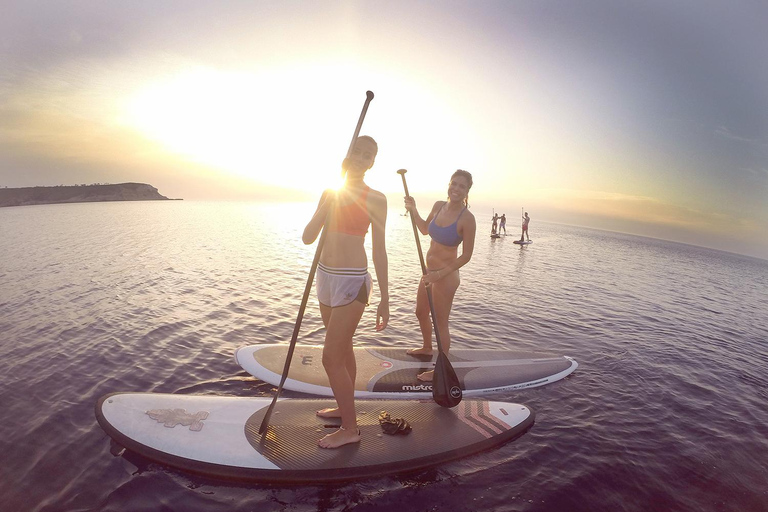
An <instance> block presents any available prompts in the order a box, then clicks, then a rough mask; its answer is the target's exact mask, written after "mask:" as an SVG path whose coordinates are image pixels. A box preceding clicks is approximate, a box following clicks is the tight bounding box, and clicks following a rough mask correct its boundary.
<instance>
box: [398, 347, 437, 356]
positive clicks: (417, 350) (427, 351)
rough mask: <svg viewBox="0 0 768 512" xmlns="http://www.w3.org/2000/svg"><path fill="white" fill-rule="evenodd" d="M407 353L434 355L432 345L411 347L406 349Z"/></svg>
mask: <svg viewBox="0 0 768 512" xmlns="http://www.w3.org/2000/svg"><path fill="white" fill-rule="evenodd" d="M405 353H406V354H409V355H412V356H431V355H432V347H429V348H423V347H422V348H410V349H408V350H406V351H405Z"/></svg>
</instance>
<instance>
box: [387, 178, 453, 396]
mask: <svg viewBox="0 0 768 512" xmlns="http://www.w3.org/2000/svg"><path fill="white" fill-rule="evenodd" d="M407 172H408V171H407V170H405V169H400V170H399V171H397V174H399V175H400V177H402V178H403V189H405V195H406V196H409V195H410V194H409V193H408V184H407V183H406V182H405V173H407ZM411 224H412V225H413V235H414V237H416V249H417V250H418V252H419V261H420V262H421V273H422V274H423V275H425V276H426V275H427V266H426V265H425V264H424V254H423V253H422V252H421V242H419V231H418V229H417V228H416V219H414V218H413V215H411ZM427 299H428V300H429V312H430V313H431V314H432V325H433V326H434V328H435V339H436V340H437V361H436V362H435V374H434V377H433V378H432V398H433V399H434V400H435V402H436V403H437V404H438V405H440V406H442V407H456V406H457V405H459V403H460V402H461V397H462V391H461V383H460V382H459V378H458V377H457V376H456V372H455V371H454V370H453V366H451V362H450V361H449V360H448V354H446V353H445V351H444V350H443V343H442V342H441V341H440V332H439V331H438V330H437V317H436V316H435V305H434V302H433V301H432V287H431V286H427Z"/></svg>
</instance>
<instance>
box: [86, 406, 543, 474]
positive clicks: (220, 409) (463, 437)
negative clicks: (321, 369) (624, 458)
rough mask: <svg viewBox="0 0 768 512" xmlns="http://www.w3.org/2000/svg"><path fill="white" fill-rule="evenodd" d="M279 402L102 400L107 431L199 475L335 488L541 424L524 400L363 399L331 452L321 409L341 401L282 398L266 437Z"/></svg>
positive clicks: (472, 449) (485, 445)
mask: <svg viewBox="0 0 768 512" xmlns="http://www.w3.org/2000/svg"><path fill="white" fill-rule="evenodd" d="M271 402H272V399H271V397H228V396H209V395H175V394H162V393H111V394H108V395H105V396H103V397H102V398H100V399H99V401H98V402H97V404H96V418H97V420H98V422H99V424H100V425H101V427H102V429H104V431H105V432H106V433H107V434H108V435H109V436H110V437H112V438H113V439H114V440H115V441H116V442H117V443H118V444H120V445H122V446H123V447H125V448H126V449H128V450H130V451H131V452H134V453H137V454H139V455H141V456H144V457H146V458H148V459H150V460H152V461H156V462H159V463H162V464H166V465H169V466H173V467H176V468H179V469H182V470H186V471H190V472H193V473H197V474H202V475H208V476H214V477H221V478H232V479H237V480H247V481H263V482H286V483H291V482H334V481H344V480H350V479H356V478H365V477H372V476H381V475H387V474H395V473H402V472H408V471H416V470H419V469H423V468H427V467H430V466H434V465H437V464H440V463H442V462H447V461H449V460H454V459H457V458H460V457H464V456H467V455H471V454H473V453H477V452H479V451H482V450H485V449H489V448H492V447H494V446H498V445H500V444H503V443H505V442H508V441H511V440H512V439H515V438H517V437H519V436H521V435H523V434H524V433H525V432H527V431H528V429H530V428H531V426H532V425H533V423H534V418H535V415H534V413H533V411H532V410H531V409H529V408H528V407H526V406H524V405H521V404H513V403H506V402H492V401H484V400H482V401H481V400H464V401H462V402H461V404H459V405H458V406H457V407H454V408H444V407H440V406H438V405H437V404H435V403H434V402H431V401H414V400H359V401H357V402H356V408H357V417H358V426H359V428H360V431H361V434H362V438H363V439H362V441H361V442H360V443H353V444H349V445H345V446H342V447H340V448H338V449H331V450H329V449H323V448H320V447H318V446H317V440H318V439H320V438H321V437H323V436H324V435H325V434H327V433H331V432H333V431H334V429H335V428H337V427H338V420H336V419H328V418H320V417H318V416H316V414H315V411H316V410H318V409H322V408H325V407H333V406H335V402H334V401H333V400H324V399H308V400H303V399H281V400H279V401H278V402H277V404H276V405H275V409H274V410H273V412H272V416H271V417H270V425H269V428H268V430H267V431H266V432H265V434H264V436H262V435H260V434H259V433H258V431H259V427H260V426H261V422H262V420H263V419H264V414H265V413H266V411H267V408H268V407H269V405H270V403H271ZM382 411H386V412H388V413H389V414H390V415H391V416H392V417H393V418H404V419H406V420H407V421H408V422H409V423H410V425H411V427H412V430H411V432H410V433H409V434H408V435H387V434H384V433H383V430H382V428H381V426H380V425H379V421H378V417H379V413H380V412H382Z"/></svg>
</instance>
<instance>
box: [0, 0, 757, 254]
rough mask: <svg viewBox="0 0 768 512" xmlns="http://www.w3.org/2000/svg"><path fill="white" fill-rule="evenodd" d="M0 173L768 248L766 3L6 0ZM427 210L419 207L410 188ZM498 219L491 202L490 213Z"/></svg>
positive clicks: (6, 181) (13, 179)
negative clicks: (447, 205) (455, 179)
mask: <svg viewBox="0 0 768 512" xmlns="http://www.w3.org/2000/svg"><path fill="white" fill-rule="evenodd" d="M0 11H2V13H3V14H2V16H0V187H27V186H50V185H72V184H91V183H123V182H142V183H149V184H151V185H153V186H155V187H157V188H158V189H159V191H160V193H161V194H163V195H166V196H168V197H172V198H183V199H185V200H238V201H316V200H317V198H318V197H319V194H320V191H321V190H322V189H323V188H327V187H330V186H336V185H337V184H338V182H339V176H340V164H341V161H342V159H343V158H344V156H345V155H346V152H347V149H348V147H349V144H350V141H351V137H352V133H353V131H354V127H355V123H356V122H357V119H358V117H359V115H360V110H361V108H362V106H363V102H364V100H365V91H367V90H371V91H373V92H374V94H375V97H374V100H373V101H372V103H371V105H370V107H369V110H368V114H367V116H366V119H365V123H364V125H363V129H362V131H361V133H363V134H369V135H371V136H373V137H374V138H375V139H376V140H377V142H378V144H379V155H378V157H377V159H376V164H375V165H374V167H373V169H372V170H371V171H369V173H368V176H367V178H366V181H367V182H368V184H369V185H370V186H372V187H373V188H375V189H378V190H381V191H382V192H384V193H385V194H387V196H388V197H389V200H390V206H391V207H393V208H394V207H396V206H399V205H400V204H402V182H401V181H400V177H399V176H398V175H397V173H396V171H397V170H398V169H401V168H405V169H407V170H408V174H407V176H406V177H407V179H408V187H409V190H410V192H411V194H412V195H413V196H414V197H416V199H417V202H418V204H420V205H430V204H431V203H432V202H433V201H435V200H438V199H442V198H444V197H445V194H446V189H447V184H448V181H449V178H450V175H451V173H452V172H453V171H454V170H456V169H458V168H461V169H466V170H468V171H470V172H471V173H472V174H473V177H474V185H473V188H472V190H471V192H470V196H469V201H470V205H471V207H473V209H475V211H476V214H485V213H486V212H487V213H488V214H490V212H492V211H493V212H497V213H506V214H507V217H508V218H511V222H508V224H509V225H515V224H516V221H515V220H514V219H516V218H517V215H519V212H520V211H521V209H522V208H524V209H525V210H526V211H528V212H529V213H530V215H531V217H532V219H533V220H532V222H531V231H532V232H534V231H533V230H534V228H535V222H536V221H537V220H544V221H551V222H559V223H564V224H571V225H580V226H587V227H594V228H598V229H608V230H612V231H619V232H626V233H632V234H638V235H643V236H650V237H654V238H661V239H666V240H673V241H678V242H683V243H688V244H693V245H700V246H705V247H712V248H715V249H721V250H725V251H729V252H736V253H740V254H746V255H750V256H756V257H759V258H764V259H768V200H767V199H766V198H768V59H766V55H768V31H767V30H765V24H766V20H768V3H766V2H764V1H762V0H756V1H740V0H736V1H729V2H719V1H717V2H715V1H709V0H697V1H688V0H676V1H669V0H664V1H660V0H649V1H644V2H617V1H614V0H605V1H603V0H580V1H578V2H574V1H572V0H562V1H561V0H556V1H547V0H505V1H483V0H477V1H472V2H468V1H467V2H463V1H462V2H456V1H419V0H408V1H400V0H387V1H384V0H369V1H332V0H329V1H310V0H307V1H299V0H295V1H292V0H284V1H280V2H275V1H229V0H219V1H215V2H213V1H199V0H184V1H181V0H179V1H163V0H147V1H142V0H138V1H131V2H119V1H107V0H86V1H34V0H18V1H17V0H0ZM422 207H425V206H422ZM488 221H489V222H490V219H488Z"/></svg>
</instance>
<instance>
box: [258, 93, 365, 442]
mask: <svg viewBox="0 0 768 512" xmlns="http://www.w3.org/2000/svg"><path fill="white" fill-rule="evenodd" d="M372 99H373V93H372V92H371V91H366V93H365V103H364V104H363V111H362V112H361V113H360V119H358V120H357V126H356V127H355V134H354V135H353V136H352V142H350V144H349V149H348V150H347V158H349V157H351V156H352V149H353V148H354V147H355V142H356V141H357V136H358V135H360V127H361V126H363V119H365V114H366V112H368V105H369V104H370V103H371V100H372ZM328 215H329V216H330V210H329V213H328ZM327 225H328V217H326V219H325V223H324V224H323V230H322V232H321V233H320V240H319V241H318V242H317V249H315V258H314V259H313V260H312V266H311V267H310V269H309V276H308V277H307V284H306V286H305V287H304V297H303V298H302V299H301V306H300V307H299V314H298V317H297V318H296V325H295V326H294V327H293V336H292V337H291V344H290V345H289V346H288V353H287V354H286V356H285V366H284V367H283V375H282V377H280V385H279V386H277V391H275V396H274V397H273V398H272V403H271V404H270V405H269V408H268V409H267V413H266V414H265V415H264V419H263V420H262V422H261V426H260V427H259V434H264V432H266V431H267V427H269V419H270V417H271V416H272V410H273V409H274V408H275V404H276V403H277V399H278V397H279V396H280V392H281V391H282V390H283V384H285V379H287V378H288V370H289V368H290V367H291V358H292V357H293V350H294V349H295V348H296V340H297V339H298V337H299V328H300V327H301V320H302V318H304V310H305V309H306V308H307V301H308V300H309V292H310V291H311V290H312V281H314V280H315V271H316V270H317V264H318V262H319V261H320V254H321V253H322V252H323V245H325V235H326V233H327V231H326V229H325V227H326V226H327Z"/></svg>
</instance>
